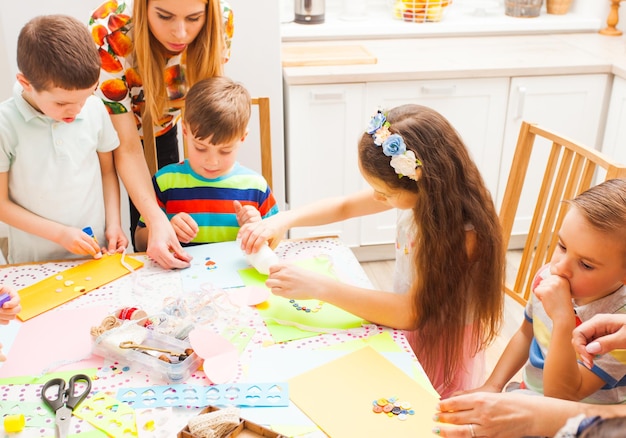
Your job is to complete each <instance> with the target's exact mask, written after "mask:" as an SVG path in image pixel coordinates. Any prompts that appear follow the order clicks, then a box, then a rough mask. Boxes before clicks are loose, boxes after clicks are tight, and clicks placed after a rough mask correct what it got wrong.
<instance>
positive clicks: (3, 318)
mask: <svg viewBox="0 0 626 438" xmlns="http://www.w3.org/2000/svg"><path fill="white" fill-rule="evenodd" d="M6 293H8V294H9V296H10V297H11V299H10V300H9V301H7V302H6V303H4V304H3V305H2V307H0V324H2V325H7V324H8V323H9V321H11V320H12V319H15V317H16V316H17V314H18V313H20V312H21V311H22V307H21V306H20V296H19V295H18V294H17V292H15V291H14V290H13V289H11V288H10V287H8V286H4V285H0V294H6Z"/></svg>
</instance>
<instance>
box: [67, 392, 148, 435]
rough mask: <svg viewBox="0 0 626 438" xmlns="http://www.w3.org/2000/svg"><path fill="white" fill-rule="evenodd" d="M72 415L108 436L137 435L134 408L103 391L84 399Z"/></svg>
mask: <svg viewBox="0 0 626 438" xmlns="http://www.w3.org/2000/svg"><path fill="white" fill-rule="evenodd" d="M74 415H76V416H77V417H78V418H82V419H83V420H85V421H87V422H89V423H90V424H91V425H92V426H94V427H97V428H98V429H100V430H101V431H103V432H104V433H106V434H108V435H109V436H114V437H122V436H127V437H131V436H137V424H136V422H135V410H134V409H133V408H131V407H130V406H128V405H127V404H125V403H122V402H120V401H119V400H116V399H114V398H113V397H110V396H108V395H106V394H105V393H103V392H99V393H97V394H96V395H94V396H93V397H90V398H88V399H86V400H84V401H83V402H82V403H81V404H80V405H78V407H77V408H76V409H74Z"/></svg>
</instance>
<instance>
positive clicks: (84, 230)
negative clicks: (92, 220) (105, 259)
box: [83, 227, 102, 259]
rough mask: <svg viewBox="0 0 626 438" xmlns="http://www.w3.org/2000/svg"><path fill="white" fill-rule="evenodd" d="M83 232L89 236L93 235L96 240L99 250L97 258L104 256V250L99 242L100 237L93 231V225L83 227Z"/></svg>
mask: <svg viewBox="0 0 626 438" xmlns="http://www.w3.org/2000/svg"><path fill="white" fill-rule="evenodd" d="M83 233H85V234H87V235H88V236H89V237H91V238H92V239H93V240H94V242H96V244H97V245H98V252H97V253H96V255H95V256H94V258H95V259H99V258H100V257H102V251H100V244H99V243H98V238H97V237H96V235H95V234H94V233H93V230H92V229H91V227H85V228H83Z"/></svg>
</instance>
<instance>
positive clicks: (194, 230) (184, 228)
mask: <svg viewBox="0 0 626 438" xmlns="http://www.w3.org/2000/svg"><path fill="white" fill-rule="evenodd" d="M170 223H171V224H172V227H173V228H174V232H175V233H176V237H177V238H178V241H179V242H183V243H189V242H191V241H192V240H193V239H194V237H196V236H197V235H198V230H199V228H198V224H197V223H196V221H194V220H193V218H192V217H191V216H190V215H189V214H188V213H184V212H183V213H178V214H176V215H175V216H174V217H173V218H172V219H171V220H170Z"/></svg>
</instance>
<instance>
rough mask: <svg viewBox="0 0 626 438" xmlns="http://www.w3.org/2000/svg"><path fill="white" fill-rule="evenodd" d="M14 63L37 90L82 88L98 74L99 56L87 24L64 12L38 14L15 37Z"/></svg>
mask: <svg viewBox="0 0 626 438" xmlns="http://www.w3.org/2000/svg"><path fill="white" fill-rule="evenodd" d="M17 67H18V69H19V70H20V72H21V73H22V74H23V75H24V76H25V77H26V79H27V80H28V81H29V82H30V84H31V85H32V86H33V88H34V89H35V90H37V91H45V90H49V89H51V88H54V87H59V88H63V89H65V90H85V89H87V88H91V87H95V85H96V84H97V83H98V78H99V76H100V56H99V55H98V49H97V48H96V45H95V44H94V42H93V39H92V38H91V35H89V31H88V30H87V26H86V25H85V24H83V23H81V22H80V21H78V20H77V19H75V18H73V17H70V16H67V15H41V16H38V17H35V18H33V19H32V20H30V21H29V22H28V23H26V24H25V25H24V27H23V28H22V30H21V31H20V35H19V37H18V39H17Z"/></svg>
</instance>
